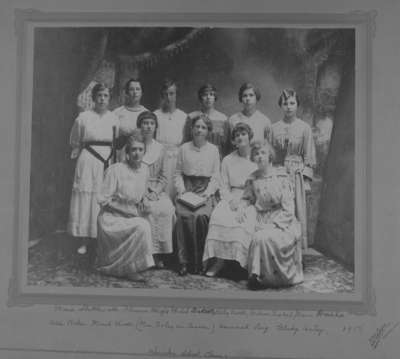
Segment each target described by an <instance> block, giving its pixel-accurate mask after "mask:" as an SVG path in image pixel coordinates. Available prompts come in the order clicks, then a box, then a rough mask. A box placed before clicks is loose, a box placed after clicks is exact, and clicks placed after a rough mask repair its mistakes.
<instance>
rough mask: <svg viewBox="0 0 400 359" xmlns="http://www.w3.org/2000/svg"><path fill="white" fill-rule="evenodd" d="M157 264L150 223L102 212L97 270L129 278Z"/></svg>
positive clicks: (99, 224) (144, 220) (142, 219)
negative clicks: (154, 256)
mask: <svg viewBox="0 0 400 359" xmlns="http://www.w3.org/2000/svg"><path fill="white" fill-rule="evenodd" d="M152 266H154V260H153V244H152V241H151V229H150V224H149V222H148V221H147V220H146V219H144V218H141V217H123V216H121V215H120V214H118V213H113V212H108V211H102V212H101V213H100V214H99V217H98V246H97V269H98V270H99V271H100V272H102V273H105V274H108V275H114V276H120V277H125V276H127V275H129V274H131V273H137V272H141V271H144V270H146V269H147V268H150V267H152Z"/></svg>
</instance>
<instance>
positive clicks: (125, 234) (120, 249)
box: [97, 130, 154, 282]
mask: <svg viewBox="0 0 400 359" xmlns="http://www.w3.org/2000/svg"><path fill="white" fill-rule="evenodd" d="M145 148H146V146H145V144H144V139H143V136H142V135H141V133H140V131H138V130H135V131H134V133H133V134H132V136H130V137H129V138H128V140H127V143H126V146H125V151H126V159H125V161H124V162H118V163H115V164H113V165H112V166H110V167H109V168H108V170H107V172H106V174H105V178H104V182H103V184H102V187H101V191H100V193H99V196H98V201H99V203H100V206H101V211H100V214H99V216H98V228H99V233H98V246H97V269H98V270H99V271H100V272H102V273H104V274H107V275H112V276H117V277H123V278H127V279H129V280H132V281H140V282H142V281H144V280H145V279H144V277H143V276H142V275H141V274H140V272H142V271H144V270H146V269H148V268H150V267H152V266H154V260H153V244H152V240H151V229H150V224H149V222H148V221H147V220H146V219H145V218H143V217H145V216H146V215H147V214H148V213H149V209H150V208H149V203H148V201H147V200H146V198H145V197H144V196H145V193H146V186H147V179H148V168H147V166H145V165H143V164H142V159H143V155H144V153H145Z"/></svg>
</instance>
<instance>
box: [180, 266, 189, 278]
mask: <svg viewBox="0 0 400 359" xmlns="http://www.w3.org/2000/svg"><path fill="white" fill-rule="evenodd" d="M178 274H179V275H180V276H181V277H184V276H185V275H187V274H188V270H187V267H186V264H182V265H181V267H180V268H179V271H178Z"/></svg>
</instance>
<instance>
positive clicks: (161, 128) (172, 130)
mask: <svg viewBox="0 0 400 359" xmlns="http://www.w3.org/2000/svg"><path fill="white" fill-rule="evenodd" d="M154 113H155V114H156V116H157V120H158V128H157V135H156V139H157V141H159V142H161V143H162V144H165V145H175V146H179V145H180V144H181V143H182V139H183V128H184V126H185V122H186V117H187V114H186V113H185V112H183V111H182V110H179V109H176V110H175V111H174V112H172V113H169V112H163V111H161V109H158V110H156V111H154Z"/></svg>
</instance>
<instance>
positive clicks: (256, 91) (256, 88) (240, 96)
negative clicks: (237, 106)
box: [238, 82, 261, 102]
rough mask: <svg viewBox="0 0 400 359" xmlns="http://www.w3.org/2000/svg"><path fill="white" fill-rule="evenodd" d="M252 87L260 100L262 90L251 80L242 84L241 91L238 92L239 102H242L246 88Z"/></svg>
mask: <svg viewBox="0 0 400 359" xmlns="http://www.w3.org/2000/svg"><path fill="white" fill-rule="evenodd" d="M249 89H252V90H253V91H254V94H255V95H256V100H257V102H258V101H260V99H261V92H260V90H259V89H258V87H256V86H255V85H253V84H252V83H251V82H245V83H244V84H242V86H240V88H239V93H238V97H239V102H242V97H243V92H245V91H246V90H249Z"/></svg>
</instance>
